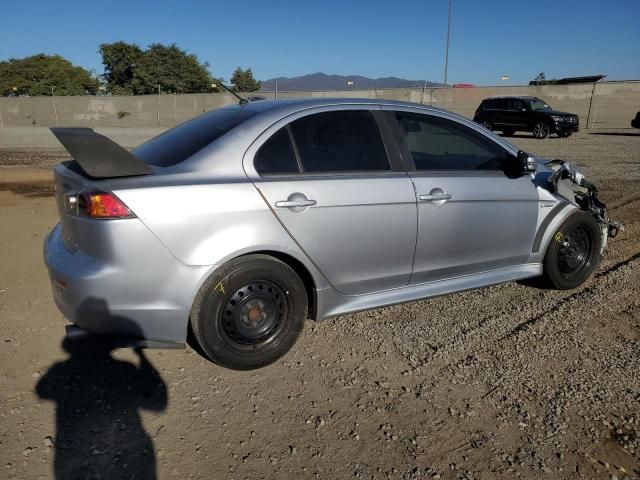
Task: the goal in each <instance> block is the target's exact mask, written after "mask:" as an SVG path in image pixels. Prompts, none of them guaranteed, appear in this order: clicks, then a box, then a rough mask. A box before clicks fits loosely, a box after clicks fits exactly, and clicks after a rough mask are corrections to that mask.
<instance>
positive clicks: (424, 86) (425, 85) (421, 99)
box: [420, 80, 427, 105]
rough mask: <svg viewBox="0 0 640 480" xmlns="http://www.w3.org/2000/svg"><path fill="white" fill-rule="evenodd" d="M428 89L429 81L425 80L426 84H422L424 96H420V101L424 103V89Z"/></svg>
mask: <svg viewBox="0 0 640 480" xmlns="http://www.w3.org/2000/svg"><path fill="white" fill-rule="evenodd" d="M426 89H427V81H426V80H425V81H424V85H422V96H421V97H420V103H421V104H423V105H424V91H425V90H426Z"/></svg>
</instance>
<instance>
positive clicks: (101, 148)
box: [51, 128, 153, 178]
mask: <svg viewBox="0 0 640 480" xmlns="http://www.w3.org/2000/svg"><path fill="white" fill-rule="evenodd" d="M51 132H52V133H53V134H54V135H55V136H56V138H57V139H58V140H59V141H60V143H61V144H62V145H63V146H64V148H66V150H67V152H69V153H70V154H71V156H72V157H73V159H74V160H75V161H76V162H77V163H78V165H80V168H82V170H84V172H85V173H86V174H87V175H89V176H90V177H93V178H113V177H132V176H136V175H149V174H151V173H153V169H152V168H151V167H150V166H149V165H147V164H146V163H145V162H143V161H142V160H140V159H139V158H138V157H136V156H135V155H134V154H133V153H131V152H129V151H128V150H127V149H125V148H123V147H121V146H120V145H118V144H117V143H115V142H114V141H113V140H111V139H109V138H107V137H105V136H104V135H100V134H99V133H96V132H94V131H93V129H92V128H51Z"/></svg>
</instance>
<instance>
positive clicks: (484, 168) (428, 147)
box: [388, 107, 538, 283]
mask: <svg viewBox="0 0 640 480" xmlns="http://www.w3.org/2000/svg"><path fill="white" fill-rule="evenodd" d="M389 109H391V110H395V111H392V112H390V114H389V116H388V117H389V120H390V121H392V122H395V126H396V132H397V134H398V136H399V137H400V139H401V146H402V152H403V157H404V158H405V159H406V160H407V168H408V169H409V170H410V175H411V178H412V180H413V183H414V184H415V190H416V196H417V200H418V241H417V245H416V254H415V260H414V266H413V275H412V278H411V283H423V282H429V281H435V280H442V279H447V278H452V277H455V276H459V275H467V274H473V273H478V272H483V271H488V270H492V269H497V268H503V267H509V266H515V265H520V264H523V263H526V262H527V261H528V258H529V255H530V252H531V246H532V241H533V238H534V235H535V227H536V222H537V215H538V201H537V200H538V196H537V192H536V189H535V186H534V184H533V182H532V179H531V177H530V176H528V175H526V176H520V177H518V178H509V177H507V175H506V174H505V173H504V166H505V162H507V161H508V152H507V150H506V149H505V148H504V147H503V146H502V145H499V144H498V143H496V142H495V141H493V140H492V139H491V138H490V137H488V136H485V135H484V134H482V133H480V132H479V131H477V130H475V129H473V128H471V127H470V126H468V125H465V124H463V123H461V122H459V121H457V120H454V119H452V118H448V117H446V115H439V114H435V113H434V114H425V113H422V112H417V111H411V110H410V109H409V110H404V111H402V110H398V109H393V108H392V107H389Z"/></svg>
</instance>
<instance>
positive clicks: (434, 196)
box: [418, 193, 451, 202]
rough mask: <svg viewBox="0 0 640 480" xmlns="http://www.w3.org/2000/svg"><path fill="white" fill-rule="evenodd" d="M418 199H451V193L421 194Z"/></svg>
mask: <svg viewBox="0 0 640 480" xmlns="http://www.w3.org/2000/svg"><path fill="white" fill-rule="evenodd" d="M418 199H419V200H420V201H421V202H433V201H434V200H435V201H437V200H451V195H450V194H449V193H436V194H429V195H420V196H419V197H418Z"/></svg>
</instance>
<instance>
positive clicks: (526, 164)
mask: <svg viewBox="0 0 640 480" xmlns="http://www.w3.org/2000/svg"><path fill="white" fill-rule="evenodd" d="M518 161H519V163H520V167H521V171H522V172H523V173H535V171H536V170H537V168H538V162H537V160H536V159H535V158H534V157H532V156H530V155H529V154H528V153H527V152H523V151H522V150H520V151H519V152H518Z"/></svg>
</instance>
